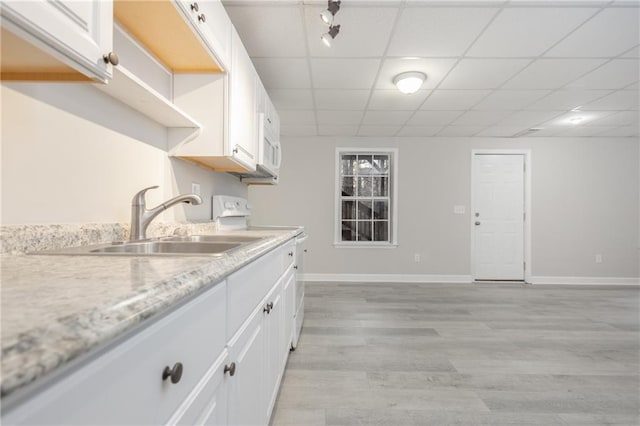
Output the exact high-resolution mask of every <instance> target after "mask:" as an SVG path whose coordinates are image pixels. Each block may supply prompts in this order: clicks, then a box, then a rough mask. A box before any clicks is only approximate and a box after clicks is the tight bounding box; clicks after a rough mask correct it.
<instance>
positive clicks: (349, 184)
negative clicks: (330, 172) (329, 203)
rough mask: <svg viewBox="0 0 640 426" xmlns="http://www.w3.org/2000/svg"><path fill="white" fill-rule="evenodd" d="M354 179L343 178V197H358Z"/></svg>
mask: <svg viewBox="0 0 640 426" xmlns="http://www.w3.org/2000/svg"><path fill="white" fill-rule="evenodd" d="M354 179H355V178H352V177H345V178H342V196H343V197H353V196H355V195H356V184H355V181H354Z"/></svg>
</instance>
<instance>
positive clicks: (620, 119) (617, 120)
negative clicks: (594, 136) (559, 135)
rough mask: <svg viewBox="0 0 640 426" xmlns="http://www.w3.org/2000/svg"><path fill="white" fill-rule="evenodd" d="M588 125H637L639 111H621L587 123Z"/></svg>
mask: <svg viewBox="0 0 640 426" xmlns="http://www.w3.org/2000/svg"><path fill="white" fill-rule="evenodd" d="M585 125H586V126H615V127H617V126H634V125H635V126H637V125H638V112H637V111H620V112H616V113H613V114H609V115H606V116H604V117H603V118H599V119H596V120H592V121H589V122H587V123H585Z"/></svg>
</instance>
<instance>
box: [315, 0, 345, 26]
mask: <svg viewBox="0 0 640 426" xmlns="http://www.w3.org/2000/svg"><path fill="white" fill-rule="evenodd" d="M339 10H340V2H339V1H333V0H329V1H328V7H327V9H326V10H323V11H322V13H321V14H320V19H321V20H322V22H324V23H325V24H327V25H331V24H333V17H334V16H335V15H336V13H338V11H339Z"/></svg>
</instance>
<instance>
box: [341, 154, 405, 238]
mask: <svg viewBox="0 0 640 426" xmlns="http://www.w3.org/2000/svg"><path fill="white" fill-rule="evenodd" d="M345 154H356V155H363V154H371V155H389V156H390V161H389V167H390V170H389V179H390V180H391V183H390V185H389V202H390V203H389V204H390V205H389V237H390V238H389V240H388V241H342V195H341V194H342V185H341V180H340V178H341V160H342V156H343V155H345ZM334 165H335V176H334V184H335V188H334V218H333V224H334V235H333V245H334V246H335V247H340V248H364V247H366V248H395V247H397V246H398V148H384V147H383V148H348V147H338V148H336V154H335V160H334Z"/></svg>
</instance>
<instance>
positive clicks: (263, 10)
mask: <svg viewBox="0 0 640 426" xmlns="http://www.w3.org/2000/svg"><path fill="white" fill-rule="evenodd" d="M226 9H227V13H228V14H229V17H230V18H231V19H232V21H233V25H234V26H235V27H236V30H237V31H238V34H240V38H241V39H242V44H244V47H245V48H246V49H247V52H249V56H251V57H261V56H269V57H273V56H280V57H304V56H306V47H305V43H304V28H303V25H302V10H301V8H300V6H295V5H294V6H281V7H269V6H252V7H243V6H237V7H236V6H227V8H226ZM283 22H286V23H287V25H282V23H283ZM267 35H268V36H267Z"/></svg>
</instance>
